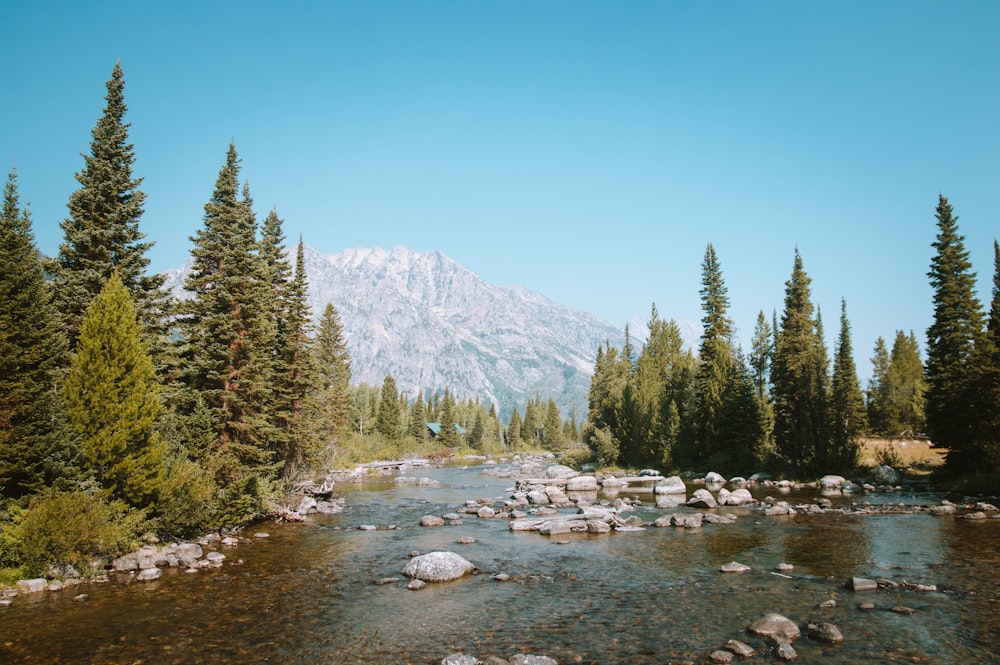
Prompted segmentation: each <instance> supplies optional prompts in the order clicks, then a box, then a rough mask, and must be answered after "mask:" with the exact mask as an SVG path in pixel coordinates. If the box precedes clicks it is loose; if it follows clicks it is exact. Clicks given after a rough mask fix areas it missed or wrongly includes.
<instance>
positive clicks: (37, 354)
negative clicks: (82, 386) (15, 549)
mask: <svg viewBox="0 0 1000 665" xmlns="http://www.w3.org/2000/svg"><path fill="white" fill-rule="evenodd" d="M65 352H66V338H65V336H64V335H63V331H62V327H61V325H60V321H59V315H58V313H57V312H56V310H55V307H54V306H53V305H52V302H51V297H50V294H49V290H48V288H47V287H46V284H45V278H44V272H43V269H42V265H41V261H40V259H39V254H38V250H37V249H36V248H35V241H34V235H33V234H32V231H31V218H30V217H29V216H28V213H27V210H22V209H21V208H20V205H19V198H18V192H17V175H16V172H15V171H13V170H12V171H11V172H10V174H9V176H8V178H7V183H6V185H5V187H4V193H3V207H2V209H0V495H2V496H8V497H22V496H25V495H27V494H30V493H32V492H36V491H38V490H40V489H41V488H42V487H44V486H47V485H51V484H53V483H55V482H58V481H59V480H60V479H61V478H67V477H71V476H72V475H73V468H72V467H73V465H74V461H75V460H74V454H73V453H74V450H73V446H72V445H67V443H68V441H67V440H69V441H71V439H69V437H66V436H64V435H63V432H61V431H60V427H59V424H60V423H61V421H62V419H63V417H64V416H63V404H62V401H61V397H60V395H59V390H58V386H57V380H58V378H59V368H60V365H61V364H62V362H63V360H64V358H65Z"/></svg>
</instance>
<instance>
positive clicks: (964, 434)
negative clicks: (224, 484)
mask: <svg viewBox="0 0 1000 665" xmlns="http://www.w3.org/2000/svg"><path fill="white" fill-rule="evenodd" d="M936 217H937V226H938V234H937V237H936V239H935V241H934V243H933V245H932V246H933V247H934V249H935V251H936V253H935V255H934V257H933V258H932V259H931V267H930V271H929V272H928V273H927V276H928V277H929V278H930V283H931V287H932V288H933V290H934V298H933V302H934V320H933V322H932V323H931V326H930V327H929V328H928V329H927V368H926V371H927V433H928V434H929V435H930V437H931V440H932V441H933V442H934V444H935V445H937V446H941V447H944V448H947V449H948V455H947V458H946V459H947V465H948V467H949V468H950V469H952V470H954V471H957V472H963V471H972V470H975V469H977V468H978V466H979V464H980V462H982V456H981V454H980V451H977V450H975V449H973V448H971V447H970V445H969V442H970V434H971V433H970V431H969V428H970V425H971V423H972V422H974V419H975V414H974V413H972V412H971V409H970V404H969V401H968V398H967V395H968V393H969V391H970V389H971V385H972V383H973V381H972V378H973V373H974V371H975V370H974V368H973V366H972V356H973V352H974V350H975V341H976V337H977V336H978V335H979V334H980V332H981V330H982V313H981V311H980V305H979V301H978V300H977V299H976V296H975V287H976V275H975V273H974V272H972V263H971V262H970V261H969V253H968V251H967V250H966V249H965V238H964V237H963V236H962V235H960V234H959V232H958V217H956V216H955V215H954V214H953V211H952V207H951V204H949V203H948V199H946V198H945V197H944V196H939V197H938V206H937V211H936Z"/></svg>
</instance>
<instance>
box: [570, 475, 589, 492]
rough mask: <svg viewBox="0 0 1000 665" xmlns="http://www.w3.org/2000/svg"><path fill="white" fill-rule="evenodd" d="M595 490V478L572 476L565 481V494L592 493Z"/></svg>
mask: <svg viewBox="0 0 1000 665" xmlns="http://www.w3.org/2000/svg"><path fill="white" fill-rule="evenodd" d="M596 490H597V478H595V477H594V476H574V477H572V478H569V479H567V480H566V491H567V492H594V491H596Z"/></svg>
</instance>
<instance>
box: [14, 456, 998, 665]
mask: <svg viewBox="0 0 1000 665" xmlns="http://www.w3.org/2000/svg"><path fill="white" fill-rule="evenodd" d="M482 471H483V469H482V468H479V467H472V468H467V469H463V468H457V467H456V468H441V469H432V470H427V471H422V472H421V474H422V475H425V476H427V477H430V478H432V479H434V480H437V481H438V482H439V483H440V484H438V485H434V486H431V487H418V486H415V485H410V484H404V485H398V484H395V483H393V482H391V479H381V480H380V479H375V480H370V481H366V482H364V483H357V484H350V485H344V491H343V496H345V497H346V499H347V507H346V508H345V510H344V511H343V512H342V513H339V514H336V515H313V516H311V517H310V518H309V521H308V522H307V523H302V524H261V525H257V526H256V527H254V529H252V530H251V531H250V532H248V533H253V531H266V532H267V533H268V534H269V537H268V538H260V539H255V540H254V541H253V542H252V543H249V544H244V545H240V546H239V547H237V548H235V549H231V550H227V551H226V555H227V565H225V566H223V567H222V568H221V569H205V570H201V571H199V572H198V573H196V574H187V573H184V572H182V571H180V570H176V569H173V570H165V571H164V575H163V576H162V577H161V578H160V579H159V580H157V581H154V582H142V583H140V582H134V581H131V578H129V577H127V576H121V575H118V576H113V577H112V581H111V582H110V583H108V584H89V585H84V586H80V587H75V588H73V589H68V590H65V591H61V592H46V593H40V594H34V595H31V596H22V597H19V598H17V599H15V603H14V604H13V605H12V606H11V607H9V608H6V609H0V663H5V664H7V663H98V664H99V663H108V664H111V663H115V664H122V665H124V664H126V663H128V664H132V665H137V664H138V663H147V664H159V663H185V664H188V663H213V664H214V663H292V664H300V663H301V664H306V663H308V664H310V665H312V664H318V663H322V664H324V665H334V664H338V663H345V664H346V663H362V664H366V663H420V664H428V665H430V664H436V663H440V662H441V659H442V658H443V657H444V656H446V655H448V654H451V653H455V652H460V651H461V652H465V653H469V654H473V655H476V656H478V657H480V658H485V657H486V656H489V655H495V656H501V657H504V658H509V657H510V656H511V655H513V654H515V653H518V652H528V653H536V654H545V655H548V656H550V657H552V658H555V659H556V660H557V661H558V662H559V663H561V664H564V665H566V664H573V663H581V664H588V663H594V664H597V663H601V664H614V663H638V664H647V663H648V664H654V663H655V664H663V663H670V662H699V663H700V662H706V660H707V656H708V654H710V653H711V652H712V651H714V650H715V649H718V648H719V647H721V646H722V644H724V643H725V642H726V640H728V639H739V640H743V641H745V642H747V643H749V644H751V645H753V646H755V647H757V648H758V649H759V650H761V651H763V652H765V653H762V654H761V655H759V656H758V657H757V658H756V659H754V660H756V661H761V662H774V659H773V656H771V655H769V654H767V653H766V651H767V648H766V646H765V645H764V643H763V642H761V641H760V640H759V639H758V638H755V637H754V636H752V635H750V634H749V633H747V631H746V628H747V626H748V625H749V624H750V623H751V622H753V621H754V620H756V619H758V618H760V617H761V616H763V615H764V614H766V613H769V612H777V613H779V614H782V615H784V616H786V617H788V618H790V619H792V620H793V621H795V622H796V623H798V624H800V625H803V626H804V625H805V624H806V623H807V622H808V621H810V620H812V621H825V622H830V623H833V624H835V625H836V626H838V627H839V628H840V630H841V632H842V633H843V635H844V637H845V639H844V641H843V642H841V643H839V644H835V645H824V644H820V643H817V642H813V641H811V640H809V639H808V638H806V637H805V636H803V637H802V638H800V639H799V640H798V641H796V642H795V645H794V646H795V649H796V651H797V652H798V654H799V660H800V662H806V663H822V664H827V663H830V664H841V663H861V662H871V663H880V662H905V663H935V664H937V663H943V664H947V663H956V664H957V663H972V662H974V663H987V662H1000V572H998V571H1000V566H998V564H1000V519H987V520H984V521H979V522H973V521H966V520H959V519H955V518H953V517H933V516H930V515H928V514H892V515H831V514H826V515H816V516H805V515H797V516H785V517H764V516H762V515H760V514H759V513H754V512H752V511H751V510H749V509H733V510H730V509H726V510H727V511H728V512H734V513H737V514H738V515H739V516H740V517H739V519H738V521H737V522H736V523H735V524H731V525H715V526H713V525H707V524H706V525H705V526H704V527H703V528H701V529H687V530H685V529H679V528H660V529H657V528H654V527H652V526H650V527H648V528H647V529H646V530H645V531H638V532H626V533H611V534H606V535H587V534H570V535H567V536H559V537H558V538H549V537H546V536H542V535H540V534H538V533H533V532H528V533H522V532H511V531H510V530H509V529H508V527H507V522H506V521H504V520H499V519H478V518H477V517H475V516H474V515H468V516H464V518H463V522H464V523H463V524H462V525H459V526H445V527H433V528H427V527H420V526H418V522H419V521H420V518H421V517H422V516H423V515H427V514H434V515H442V514H444V513H447V512H452V511H454V510H456V509H459V508H461V507H462V506H463V505H464V503H465V501H466V500H470V499H478V498H503V497H506V496H508V495H509V491H508V490H509V488H510V486H511V484H512V483H511V481H510V480H504V479H499V478H495V477H492V476H489V475H485V474H483V473H482ZM774 491H775V490H773V489H772V490H770V492H771V493H774ZM755 494H757V492H756V491H755ZM625 495H626V496H627V493H626V494H625ZM640 498H643V499H644V500H645V502H644V503H645V505H643V506H642V507H640V508H639V509H638V510H637V511H636V512H635V513H630V514H636V515H639V516H640V517H642V518H643V519H644V520H646V521H647V522H652V521H653V520H654V519H655V518H656V517H658V516H660V515H661V514H663V513H665V512H677V511H662V510H656V509H655V508H653V507H652V504H653V502H652V500H651V499H652V497H651V496H650V495H645V496H641V495H640ZM782 498H785V499H787V500H790V501H793V502H794V501H798V500H802V501H806V500H811V499H814V498H815V495H803V496H797V495H793V496H789V497H782ZM869 499H871V500H879V501H893V502H898V501H905V502H906V503H908V504H911V505H912V504H917V503H924V504H928V503H935V502H937V501H938V500H939V499H940V497H939V496H933V495H919V494H906V495H902V494H880V495H872V496H855V497H851V498H842V499H840V501H865V500H869ZM567 510H569V511H570V512H571V509H567ZM682 510H685V509H682ZM720 510H721V509H720ZM371 524H374V525H380V526H389V525H395V526H396V528H395V529H382V530H376V531H368V530H360V529H359V528H358V527H359V526H360V525H371ZM462 537H471V538H475V540H476V542H475V543H474V544H469V545H461V544H457V541H458V539H459V538H462ZM434 550H451V551H454V552H457V553H459V554H461V555H462V556H464V557H465V558H467V559H468V560H469V561H471V562H472V563H473V564H475V565H476V566H477V568H478V569H479V571H480V572H479V573H478V574H476V575H473V576H471V577H466V578H464V579H462V580H459V581H456V582H451V583H446V584H430V585H428V586H427V587H426V588H424V589H422V590H419V591H409V590H407V588H406V582H407V580H406V579H405V578H403V577H402V575H400V571H401V570H402V569H403V567H404V566H405V565H406V562H407V561H408V559H409V555H410V553H411V552H412V551H419V552H430V551H434ZM733 560H735V561H739V562H740V563H743V564H746V565H748V566H750V567H751V569H752V570H751V571H749V572H747V573H743V574H738V575H733V574H725V573H721V572H719V567H720V565H722V564H724V563H727V562H729V561H733ZM782 562H785V563H789V564H793V565H794V570H793V571H791V572H789V573H786V574H785V575H787V576H781V575H778V574H775V570H776V566H777V565H778V564H779V563H782ZM496 573H506V574H508V575H510V576H512V579H511V580H510V581H505V582H500V581H497V580H495V579H493V577H492V576H493V574H496ZM853 576H861V577H869V578H876V577H884V578H888V579H891V580H893V581H896V582H903V581H906V582H910V583H917V584H927V585H937V588H938V591H937V592H930V593H928V592H918V591H913V590H910V589H907V588H898V589H894V590H880V591H878V592H868V593H854V592H852V591H849V590H847V589H845V588H844V587H843V582H844V580H846V579H848V578H850V577H853ZM391 577H398V578H399V581H397V582H392V583H387V584H378V583H377V582H379V581H381V580H384V578H391ZM78 593H86V594H87V595H88V596H89V598H88V600H86V601H85V602H76V601H74V600H73V598H74V596H76V595H77V594H78ZM830 599H834V600H836V603H837V604H836V607H833V608H820V607H819V605H820V603H822V602H823V601H826V600H830ZM863 602H871V603H874V604H875V606H876V609H874V610H872V611H862V610H861V609H859V604H860V603H863ZM898 606H905V607H907V608H910V609H911V610H913V613H912V614H901V613H897V612H894V611H892V610H891V608H893V607H898Z"/></svg>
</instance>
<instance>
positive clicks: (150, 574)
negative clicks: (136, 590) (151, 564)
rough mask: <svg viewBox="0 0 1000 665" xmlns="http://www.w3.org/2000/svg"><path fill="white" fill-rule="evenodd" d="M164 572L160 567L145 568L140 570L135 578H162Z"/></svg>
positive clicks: (148, 579)
mask: <svg viewBox="0 0 1000 665" xmlns="http://www.w3.org/2000/svg"><path fill="white" fill-rule="evenodd" d="M162 574H163V571H162V570H160V569H159V568H143V569H142V570H140V571H139V574H138V575H136V576H135V579H137V580H139V581H140V582H149V581H151V580H158V579H160V575H162Z"/></svg>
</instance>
